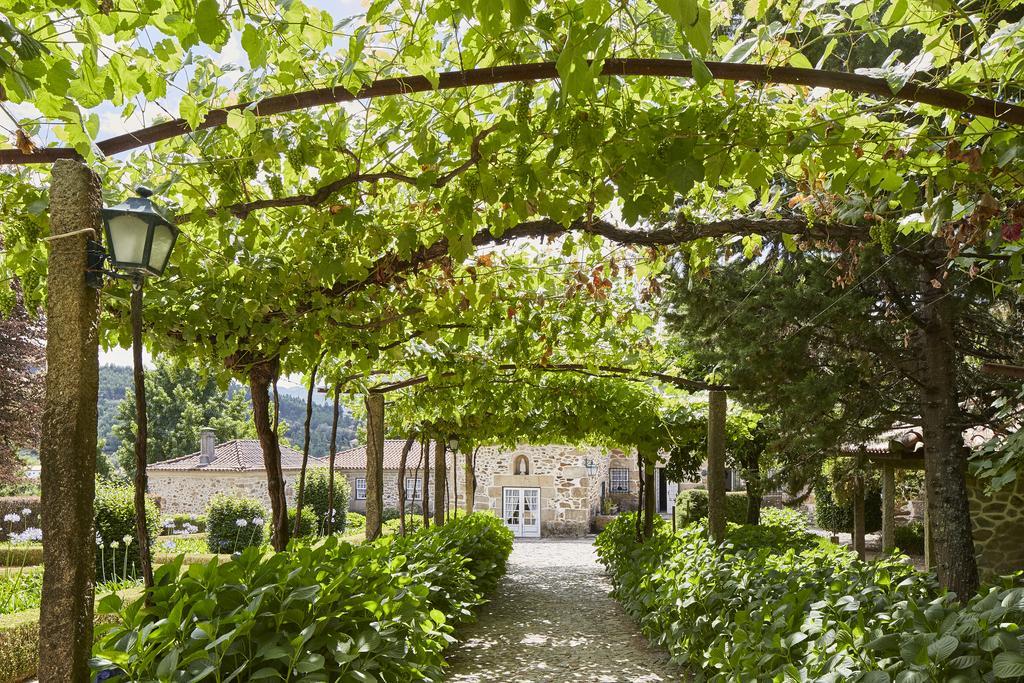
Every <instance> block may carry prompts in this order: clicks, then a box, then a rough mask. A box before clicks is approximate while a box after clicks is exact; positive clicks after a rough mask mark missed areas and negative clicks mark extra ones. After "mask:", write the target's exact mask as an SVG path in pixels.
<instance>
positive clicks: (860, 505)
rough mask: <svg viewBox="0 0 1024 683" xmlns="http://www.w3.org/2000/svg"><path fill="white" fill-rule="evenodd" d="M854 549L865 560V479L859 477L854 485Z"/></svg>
mask: <svg viewBox="0 0 1024 683" xmlns="http://www.w3.org/2000/svg"><path fill="white" fill-rule="evenodd" d="M852 536H853V549H854V550H855V551H856V552H857V557H859V558H860V559H862V560H863V559H865V557H866V555H867V544H866V542H865V540H864V477H863V476H861V475H859V474H858V475H857V477H856V479H855V481H854V484H853V529H852Z"/></svg>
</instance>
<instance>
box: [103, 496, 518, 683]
mask: <svg viewBox="0 0 1024 683" xmlns="http://www.w3.org/2000/svg"><path fill="white" fill-rule="evenodd" d="M511 547H512V538H511V533H510V532H509V531H508V529H506V528H505V527H504V525H503V524H502V523H501V521H500V520H498V519H497V518H495V517H493V516H489V515H482V514H481V515H472V516H471V517H469V518H465V519H459V520H456V521H452V522H450V523H448V524H446V525H444V526H442V527H436V528H431V529H425V530H421V531H419V532H417V533H415V534H412V535H410V536H407V537H404V538H395V537H387V538H382V539H379V540H378V541H375V542H373V543H366V544H362V545H359V546H353V545H351V544H349V543H345V542H343V541H341V540H339V539H338V538H337V537H336V536H330V537H327V538H325V539H324V540H323V541H321V542H319V543H314V544H302V543H294V544H292V546H291V547H290V548H289V549H288V550H287V551H285V552H281V553H276V554H272V555H267V554H264V553H261V552H260V551H259V550H258V549H256V548H248V549H246V550H245V551H244V552H242V553H241V554H240V555H238V556H237V557H236V558H234V559H232V560H231V561H228V562H218V561H216V560H213V561H210V562H209V563H207V564H205V565H193V566H191V567H188V568H187V569H186V568H184V567H183V564H182V558H178V559H177V560H175V561H174V562H173V563H170V564H168V565H164V566H162V567H160V568H159V569H158V570H157V572H156V586H155V587H154V588H153V590H152V591H151V593H150V596H149V597H150V605H148V606H147V604H146V602H145V601H144V600H143V599H139V600H136V601H134V602H131V603H126V602H124V601H123V600H122V599H121V598H120V597H118V596H116V595H115V596H108V597H107V598H104V599H103V600H101V601H100V604H99V610H100V611H101V612H103V613H110V614H116V615H117V623H115V624H114V625H112V626H110V627H109V628H108V629H106V630H105V631H102V632H101V634H100V637H99V639H98V641H97V644H96V646H95V648H94V654H95V657H94V659H93V662H92V663H93V666H94V668H96V669H97V670H99V671H103V672H116V673H113V676H112V677H111V678H109V679H108V680H116V681H129V680H130V681H139V680H161V681H164V680H166V681H192V680H206V679H209V680H228V679H231V680H293V681H294V680H303V681H441V680H443V674H442V670H443V666H444V659H443V657H442V652H443V650H444V648H446V647H447V646H448V645H449V644H450V643H451V642H452V640H453V638H452V630H453V625H454V624H455V623H457V622H458V621H462V620H465V619H468V618H470V617H471V616H472V613H473V609H474V608H475V607H476V606H477V605H479V604H480V603H481V602H482V601H483V599H484V598H483V594H484V593H485V592H486V591H487V590H489V589H491V588H493V587H494V585H495V584H496V583H497V581H498V579H499V578H500V576H501V575H502V574H503V573H504V570H505V563H506V561H507V558H508V554H509V552H511Z"/></svg>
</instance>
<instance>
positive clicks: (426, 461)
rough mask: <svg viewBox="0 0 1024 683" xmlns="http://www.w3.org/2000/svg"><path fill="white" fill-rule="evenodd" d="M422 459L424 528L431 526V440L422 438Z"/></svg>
mask: <svg viewBox="0 0 1024 683" xmlns="http://www.w3.org/2000/svg"><path fill="white" fill-rule="evenodd" d="M420 457H421V458H422V459H423V526H424V527H429V526H430V512H431V510H430V439H429V438H427V437H426V436H424V437H421V438H420Z"/></svg>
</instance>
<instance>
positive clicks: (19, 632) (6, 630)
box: [0, 590, 139, 683]
mask: <svg viewBox="0 0 1024 683" xmlns="http://www.w3.org/2000/svg"><path fill="white" fill-rule="evenodd" d="M138 594H139V591H138V590H130V591H124V592H123V595H126V596H135V595H138ZM93 621H94V623H95V624H96V625H100V624H110V623H112V622H113V621H114V617H113V616H112V615H109V614H99V613H97V614H96V615H95V617H94V620H93ZM38 662H39V610H38V609H30V610H25V611H23V612H16V613H14V614H5V615H3V616H0V683H17V682H18V681H23V680H25V679H27V678H32V677H34V676H35V675H36V668H37V666H38Z"/></svg>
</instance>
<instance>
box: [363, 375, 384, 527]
mask: <svg viewBox="0 0 1024 683" xmlns="http://www.w3.org/2000/svg"><path fill="white" fill-rule="evenodd" d="M383 511H384V394H379V393H370V394H367V396H366V540H367V541H372V540H374V539H375V538H378V537H379V536H380V534H381V526H382V513H383Z"/></svg>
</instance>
